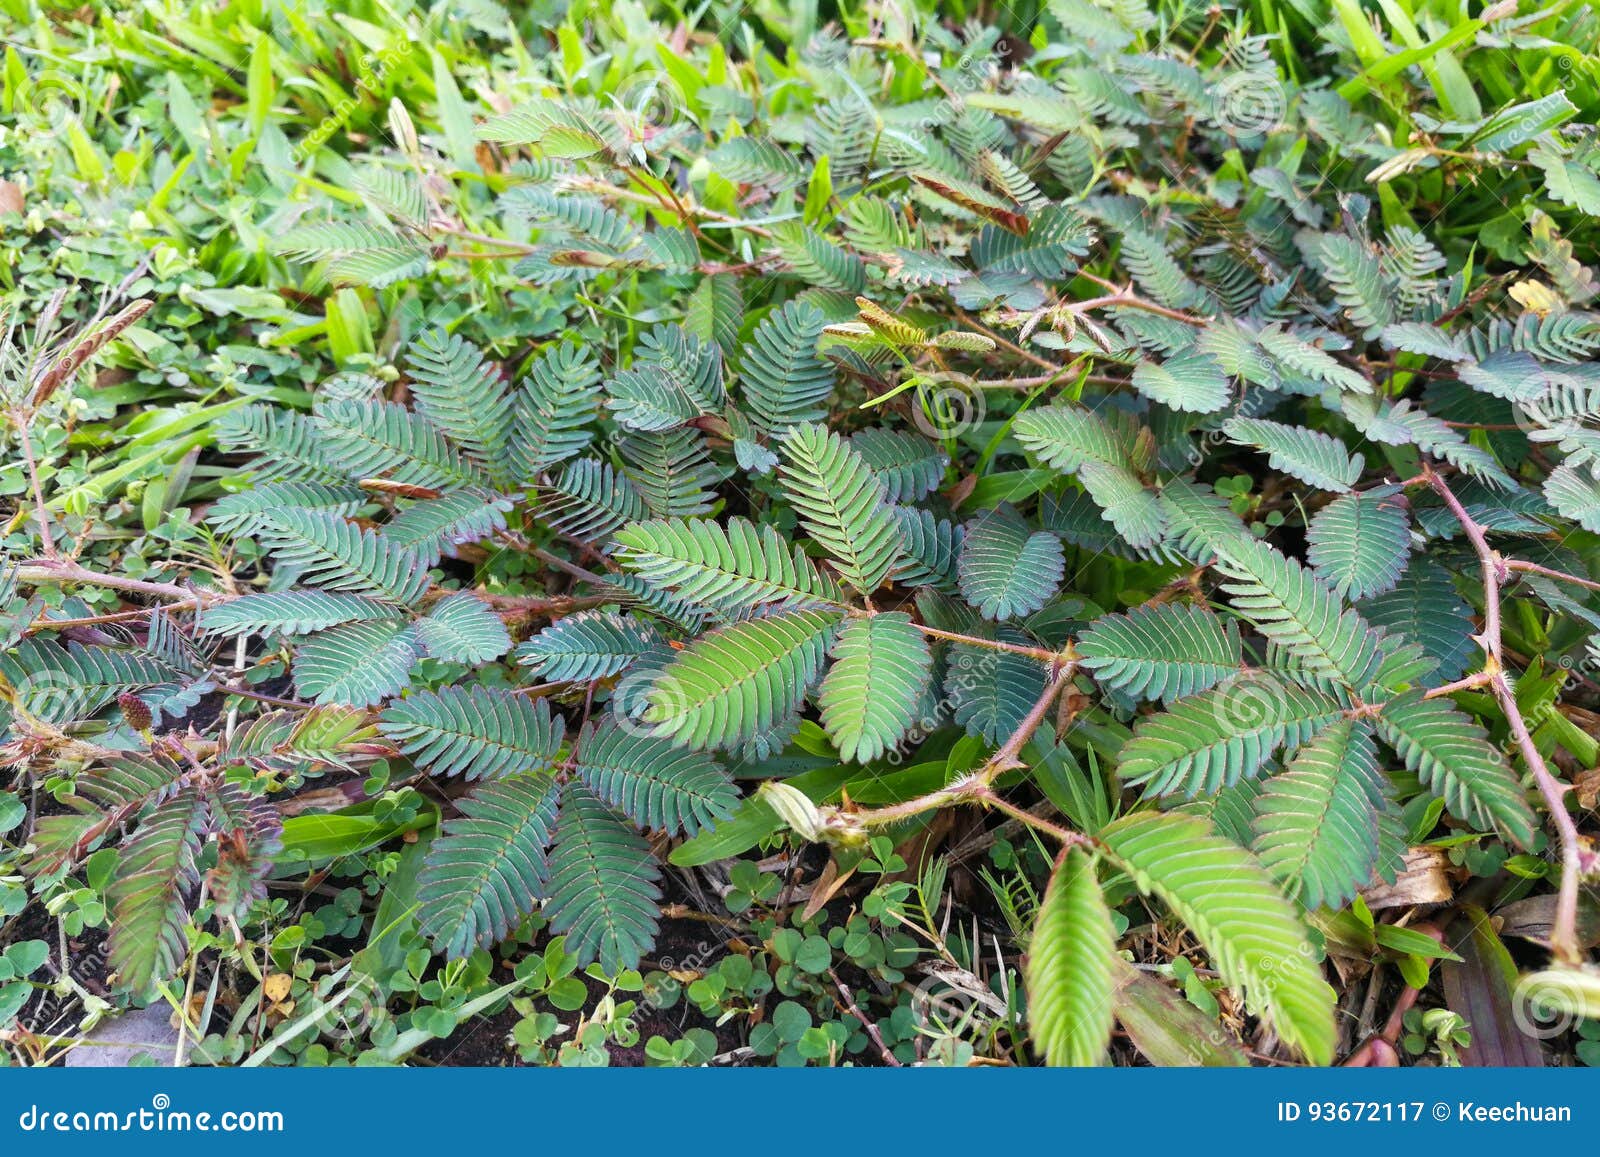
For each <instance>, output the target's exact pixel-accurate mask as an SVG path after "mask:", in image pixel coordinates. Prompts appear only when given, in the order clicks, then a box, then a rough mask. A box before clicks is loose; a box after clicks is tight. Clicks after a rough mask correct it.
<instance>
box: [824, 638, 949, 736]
mask: <svg viewBox="0 0 1600 1157" xmlns="http://www.w3.org/2000/svg"><path fill="white" fill-rule="evenodd" d="M833 658H834V663H833V666H832V667H831V668H830V669H829V671H828V675H827V678H825V679H824V680H823V681H822V689H821V693H820V695H819V698H818V702H819V703H820V705H821V708H822V725H823V727H824V728H825V729H826V730H827V732H828V737H829V738H830V739H832V740H833V743H834V746H835V747H837V748H838V749H839V758H841V759H844V760H847V761H854V762H860V763H866V762H868V761H870V760H874V759H877V758H878V757H879V756H881V755H882V754H884V752H886V751H888V750H890V749H891V748H893V747H894V746H895V745H896V744H897V743H899V742H900V740H901V738H902V737H904V735H905V734H906V732H907V730H909V729H910V727H911V726H912V724H913V723H914V722H916V711H917V707H918V705H919V704H920V703H921V700H922V693H923V689H924V687H925V685H926V684H927V682H928V679H929V677H930V675H931V674H932V671H933V655H932V654H931V652H930V651H929V650H928V643H927V641H926V639H924V638H923V636H922V632H920V631H918V630H917V629H916V627H915V626H913V625H912V622H911V617H910V616H909V615H904V614H899V613H896V612H889V613H885V614H879V615H873V616H871V617H870V618H864V619H851V620H850V621H849V622H847V623H846V624H845V625H844V629H843V630H841V631H840V632H839V637H838V640H837V641H836V642H835V643H834V646H833Z"/></svg>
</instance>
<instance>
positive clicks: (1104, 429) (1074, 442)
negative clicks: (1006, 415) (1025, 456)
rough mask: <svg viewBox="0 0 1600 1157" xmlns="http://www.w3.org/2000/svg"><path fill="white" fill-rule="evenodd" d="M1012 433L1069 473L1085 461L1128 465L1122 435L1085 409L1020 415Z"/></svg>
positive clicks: (1050, 463) (1041, 409)
mask: <svg viewBox="0 0 1600 1157" xmlns="http://www.w3.org/2000/svg"><path fill="white" fill-rule="evenodd" d="M1011 432H1012V434H1013V435H1014V436H1015V437H1016V439H1017V441H1018V442H1020V443H1021V444H1022V448H1023V449H1024V450H1026V451H1028V453H1029V454H1031V455H1033V456H1034V457H1035V458H1037V459H1038V460H1039V461H1040V462H1041V463H1043V464H1044V465H1046V466H1054V467H1055V468H1056V469H1057V470H1060V471H1062V472H1063V473H1066V474H1072V473H1075V472H1076V471H1077V470H1078V468H1079V467H1080V466H1082V465H1083V464H1084V463H1085V462H1103V463H1105V464H1106V465H1108V466H1127V465H1128V463H1129V459H1130V453H1129V450H1128V448H1127V447H1126V446H1125V445H1124V443H1123V441H1122V439H1121V438H1120V437H1119V435H1118V433H1117V432H1115V431H1113V430H1112V428H1111V427H1110V426H1108V425H1107V424H1106V423H1105V421H1104V420H1103V419H1102V418H1101V417H1100V416H1099V415H1098V414H1095V413H1093V412H1092V411H1089V410H1086V409H1084V408H1082V407H1081V406H1059V405H1058V406H1039V407H1035V408H1034V409H1031V410H1028V411H1026V412H1024V413H1022V414H1019V415H1017V419H1016V421H1014V422H1013V423H1012V424H1011Z"/></svg>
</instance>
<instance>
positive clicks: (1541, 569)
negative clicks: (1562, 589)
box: [1504, 558, 1600, 591]
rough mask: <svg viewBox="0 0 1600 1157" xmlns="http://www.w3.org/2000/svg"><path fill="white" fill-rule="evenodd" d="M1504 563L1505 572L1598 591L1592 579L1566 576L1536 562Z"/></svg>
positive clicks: (1516, 561)
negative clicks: (1534, 575)
mask: <svg viewBox="0 0 1600 1157" xmlns="http://www.w3.org/2000/svg"><path fill="white" fill-rule="evenodd" d="M1504 562H1505V567H1506V569H1507V570H1519V571H1522V572H1524V573H1525V574H1537V575H1543V576H1544V577H1545V578H1548V579H1555V580H1556V581H1557V582H1563V583H1572V584H1573V585H1574V586H1580V587H1586V588H1588V589H1589V590H1591V591H1600V583H1597V582H1595V581H1594V580H1593V579H1586V578H1580V577H1579V576H1577V575H1575V574H1568V573H1567V572H1566V571H1564V570H1554V569H1552V568H1551V567H1547V566H1540V565H1539V564H1538V563H1536V562H1525V561H1524V560H1522V559H1520V558H1508V559H1505V560H1504Z"/></svg>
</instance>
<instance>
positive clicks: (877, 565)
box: [780, 425, 900, 594]
mask: <svg viewBox="0 0 1600 1157" xmlns="http://www.w3.org/2000/svg"><path fill="white" fill-rule="evenodd" d="M783 462H784V464H783V467H782V471H781V475H780V476H781V478H782V480H783V486H784V493H785V495H786V496H787V497H788V499H789V502H790V503H791V504H792V505H793V506H794V508H795V510H796V511H797V512H798V513H799V515H800V521H801V522H802V524H803V525H804V526H805V528H806V530H808V531H809V532H810V533H811V536H812V537H813V538H815V539H816V540H817V542H818V544H820V545H821V546H822V547H823V548H824V549H826V550H827V552H828V553H829V554H830V555H832V556H833V558H834V560H835V561H836V562H837V564H838V569H839V574H840V577H842V578H843V579H844V580H845V581H846V582H848V583H849V584H850V585H851V586H853V587H855V588H856V589H857V590H858V591H860V592H861V593H863V594H868V593H870V592H872V591H873V590H875V589H877V586H878V584H879V583H881V582H882V581H883V579H884V576H885V575H886V574H888V573H889V568H890V567H892V566H893V565H894V563H895V560H896V559H897V558H898V557H899V555H900V533H899V529H898V527H897V525H896V523H895V520H894V516H893V515H892V514H891V513H890V511H889V508H888V506H887V505H886V504H885V495H884V490H883V484H882V483H880V482H879V481H878V480H877V479H876V478H874V477H873V475H872V471H871V469H870V468H869V467H868V466H867V464H866V462H865V461H863V460H862V458H861V455H860V454H858V453H856V452H855V451H854V450H852V449H851V448H850V447H849V446H847V445H846V444H845V443H844V441H843V440H842V439H841V438H840V437H839V435H837V434H834V433H830V432H829V431H828V429H827V428H826V427H824V426H818V425H803V426H796V427H795V428H794V429H793V430H792V431H791V432H790V434H789V436H788V437H787V438H786V439H784V443H783Z"/></svg>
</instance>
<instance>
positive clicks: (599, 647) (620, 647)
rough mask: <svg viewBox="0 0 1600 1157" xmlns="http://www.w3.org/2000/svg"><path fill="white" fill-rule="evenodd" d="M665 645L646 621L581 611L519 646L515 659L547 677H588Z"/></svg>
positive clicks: (618, 669) (617, 670) (616, 670)
mask: <svg viewBox="0 0 1600 1157" xmlns="http://www.w3.org/2000/svg"><path fill="white" fill-rule="evenodd" d="M660 645H661V636H660V635H659V634H657V633H656V631H655V629H654V628H653V627H651V626H650V625H649V624H648V623H644V622H640V621H639V620H637V619H633V618H629V617H627V616H625V615H620V614H616V613H615V612H606V611H580V612H579V613H578V614H576V615H569V616H567V617H566V618H564V619H561V620H559V621H557V622H554V623H552V624H550V626H548V627H546V628H545V629H544V630H542V631H540V632H539V633H538V634H537V635H535V636H534V637H533V638H531V639H529V640H528V641H527V642H525V643H522V644H519V645H518V647H517V651H516V654H517V659H518V661H519V662H521V663H522V664H523V665H524V666H526V667H528V668H530V669H531V670H532V671H533V672H534V673H535V674H536V675H538V676H539V677H540V678H541V679H543V680H544V681H545V682H547V683H588V682H591V681H593V680H595V679H608V678H610V677H611V676H613V675H619V674H621V673H622V672H623V671H626V670H627V669H628V668H629V667H631V666H633V664H634V662H635V661H636V660H637V659H638V658H639V657H640V656H641V655H645V654H648V653H649V652H650V651H652V650H655V649H656V648H658V647H659V646H660Z"/></svg>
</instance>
